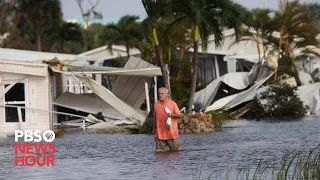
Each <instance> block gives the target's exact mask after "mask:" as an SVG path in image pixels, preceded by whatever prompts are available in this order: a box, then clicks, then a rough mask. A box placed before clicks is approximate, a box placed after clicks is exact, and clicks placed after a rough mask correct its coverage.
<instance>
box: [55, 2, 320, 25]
mask: <svg viewBox="0 0 320 180" xmlns="http://www.w3.org/2000/svg"><path fill="white" fill-rule="evenodd" d="M82 1H83V7H84V9H85V10H87V9H88V8H90V3H89V1H88V0H82ZM96 1H97V0H91V2H92V3H95V2H96ZM234 1H235V2H238V3H239V4H242V5H243V6H245V7H247V8H248V9H252V8H257V7H260V8H271V9H277V8H278V2H279V0H234ZM300 2H301V3H305V2H320V0H300ZM61 6H62V12H63V18H64V19H65V20H66V19H80V18H81V13H80V8H79V6H78V4H77V3H76V0H61ZM96 11H98V12H102V15H103V18H120V17H122V16H124V15H138V16H141V17H145V16H146V14H145V10H144V8H143V5H142V3H141V0H100V2H99V4H98V6H97V7H96Z"/></svg>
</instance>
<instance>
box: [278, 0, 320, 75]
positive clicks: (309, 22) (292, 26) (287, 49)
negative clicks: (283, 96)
mask: <svg viewBox="0 0 320 180" xmlns="http://www.w3.org/2000/svg"><path fill="white" fill-rule="evenodd" d="M276 19H277V20H278V21H279V22H280V23H279V24H280V27H279V29H280V35H279V41H278V42H279V44H278V47H277V48H276V49H278V61H280V60H281V58H280V57H285V56H287V57H290V59H291V60H292V61H294V60H295V59H296V56H295V54H294V51H295V50H297V49H300V50H301V51H302V52H304V53H313V54H316V55H319V54H317V53H316V52H314V51H309V49H308V48H307V47H309V46H315V47H319V41H318V40H317V39H316V36H317V35H318V33H319V30H318V28H317V27H316V26H315V24H314V23H313V19H312V17H311V16H310V14H309V13H308V9H307V8H306V7H305V6H302V5H301V4H299V1H298V0H295V1H293V2H288V1H285V0H282V1H280V11H279V13H278V14H276ZM274 80H275V81H276V80H277V71H276V74H275V76H274Z"/></svg>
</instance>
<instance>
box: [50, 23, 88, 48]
mask: <svg viewBox="0 0 320 180" xmlns="http://www.w3.org/2000/svg"><path fill="white" fill-rule="evenodd" d="M44 33H45V34H46V36H45V37H44V41H45V42H46V45H47V46H48V49H49V48H50V52H59V53H73V51H72V50H71V49H72V48H73V47H70V45H73V46H74V45H75V44H77V43H79V44H81V45H83V44H84V43H83V33H82V29H81V27H80V25H79V24H75V23H69V22H65V21H63V20H62V19H61V22H60V23H59V25H58V26H53V27H51V28H50V29H46V31H45V32H44ZM74 53H76V52H74Z"/></svg>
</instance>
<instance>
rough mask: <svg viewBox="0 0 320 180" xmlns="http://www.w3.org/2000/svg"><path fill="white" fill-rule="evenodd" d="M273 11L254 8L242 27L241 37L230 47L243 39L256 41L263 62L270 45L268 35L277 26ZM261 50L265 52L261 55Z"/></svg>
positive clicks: (260, 59)
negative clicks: (271, 14) (272, 15)
mask: <svg viewBox="0 0 320 180" xmlns="http://www.w3.org/2000/svg"><path fill="white" fill-rule="evenodd" d="M271 12H272V11H271V10H270V9H260V8H257V9H253V10H252V11H251V17H247V19H246V21H245V22H244V24H245V25H244V26H243V27H242V33H241V37H240V38H239V39H238V40H236V41H235V42H233V43H232V44H231V45H230V47H231V46H233V45H235V44H237V43H238V42H241V41H253V42H255V44H256V47H257V52H258V56H259V63H261V61H262V57H263V58H266V51H267V46H268V45H269V43H268V37H269V36H271V35H272V32H273V31H274V30H275V28H276V26H275V23H274V20H273V18H272V17H271V16H270V13H271ZM261 48H262V50H261ZM261 51H262V52H263V56H261V53H262V52H261Z"/></svg>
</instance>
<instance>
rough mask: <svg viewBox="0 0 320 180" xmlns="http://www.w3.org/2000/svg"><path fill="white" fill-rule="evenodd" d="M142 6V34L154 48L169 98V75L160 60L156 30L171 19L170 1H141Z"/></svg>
mask: <svg viewBox="0 0 320 180" xmlns="http://www.w3.org/2000/svg"><path fill="white" fill-rule="evenodd" d="M142 4H143V6H144V9H145V11H146V13H147V17H146V18H145V19H144V20H143V22H142V23H143V33H144V35H145V37H146V40H148V41H151V42H152V44H153V46H154V48H155V53H156V57H157V59H158V63H159V64H160V68H161V72H162V78H163V82H164V85H165V87H166V88H167V89H168V90H169V96H170V94H171V92H170V85H169V74H168V72H167V70H166V68H165V65H164V62H163V59H162V55H161V51H160V46H159V39H158V34H157V29H158V28H159V25H161V24H162V23H163V22H166V20H170V19H171V18H172V15H173V13H172V0H158V1H157V0H142ZM161 22H162V23H161Z"/></svg>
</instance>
